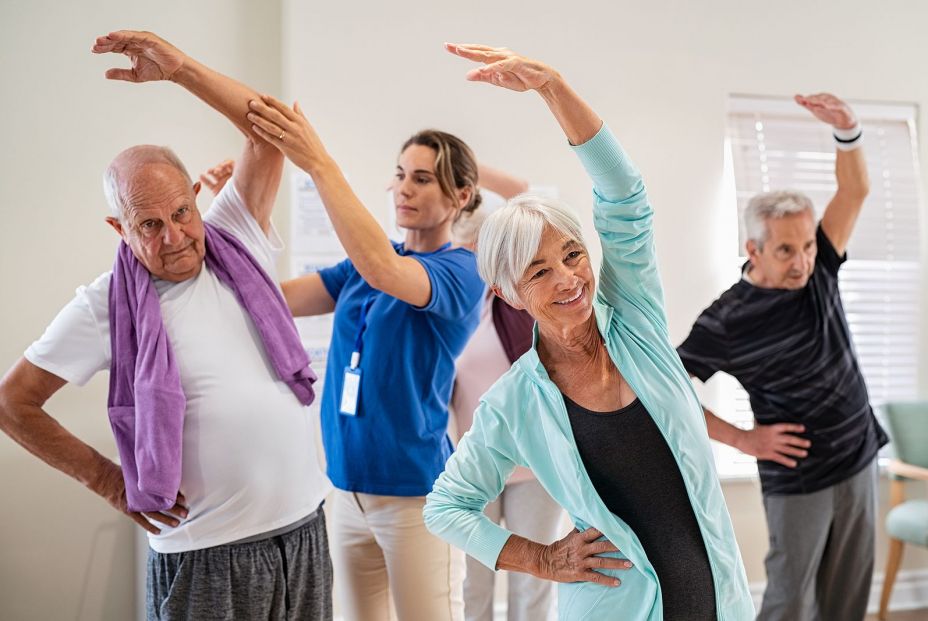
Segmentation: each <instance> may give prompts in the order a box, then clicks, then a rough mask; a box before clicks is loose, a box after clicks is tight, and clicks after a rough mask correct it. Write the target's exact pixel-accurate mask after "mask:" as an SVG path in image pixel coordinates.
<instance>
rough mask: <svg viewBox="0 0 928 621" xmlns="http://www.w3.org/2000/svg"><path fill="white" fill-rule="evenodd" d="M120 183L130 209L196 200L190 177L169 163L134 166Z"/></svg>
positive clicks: (121, 178)
mask: <svg viewBox="0 0 928 621" xmlns="http://www.w3.org/2000/svg"><path fill="white" fill-rule="evenodd" d="M120 186H121V187H120V192H121V193H122V195H123V199H124V203H125V206H126V209H127V210H132V209H139V208H146V207H157V206H172V205H174V204H175V203H177V202H182V201H184V200H188V201H194V200H195V199H196V195H195V194H194V191H193V185H192V184H191V183H190V179H188V178H187V176H186V175H185V174H184V173H183V172H181V171H179V170H178V169H177V168H175V167H173V166H171V165H169V164H160V163H159V164H146V165H144V166H135V167H132V168H131V169H129V170H127V171H126V174H124V175H123V176H121V177H120Z"/></svg>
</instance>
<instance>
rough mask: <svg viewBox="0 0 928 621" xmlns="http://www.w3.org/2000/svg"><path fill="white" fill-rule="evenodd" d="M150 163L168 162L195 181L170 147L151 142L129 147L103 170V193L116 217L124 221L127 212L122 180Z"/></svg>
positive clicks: (187, 177)
mask: <svg viewBox="0 0 928 621" xmlns="http://www.w3.org/2000/svg"><path fill="white" fill-rule="evenodd" d="M148 164H168V165H169V166H172V167H174V168H176V169H177V170H178V171H180V172H181V174H183V175H184V177H185V178H186V179H187V181H188V182H190V183H193V182H192V180H191V179H190V174H189V173H188V172H187V167H186V166H184V163H183V162H181V161H180V158H179V157H177V154H176V153H174V151H172V150H171V149H169V148H168V147H160V146H155V145H150V144H143V145H138V146H135V147H129V148H128V149H126V150H125V151H123V152H121V153H120V154H119V155H117V156H116V157H115V158H113V161H112V162H110V165H109V166H107V167H106V170H105V171H104V172H103V194H104V196H106V202H107V204H108V205H109V207H110V212H111V214H112V215H113V217H114V218H116V219H118V220H120V221H122V217H123V214H125V208H126V197H125V196H123V194H122V190H123V189H124V188H121V187H120V182H121V181H125V180H126V179H128V178H130V177H131V176H132V175H133V174H134V173H136V172H138V170H139V169H140V168H141V167H143V166H146V165H148Z"/></svg>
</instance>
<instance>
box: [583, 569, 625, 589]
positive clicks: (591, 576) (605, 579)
mask: <svg viewBox="0 0 928 621" xmlns="http://www.w3.org/2000/svg"><path fill="white" fill-rule="evenodd" d="M580 579H581V580H582V581H584V582H595V583H596V584H601V585H602V586H607V587H617V586H619V585H620V584H622V581H621V580H619V579H618V578H613V577H612V576H607V575H606V574H601V573H599V572H598V571H593V570H589V571H585V572H583V573H582V574H580Z"/></svg>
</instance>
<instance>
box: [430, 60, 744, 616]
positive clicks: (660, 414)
mask: <svg viewBox="0 0 928 621" xmlns="http://www.w3.org/2000/svg"><path fill="white" fill-rule="evenodd" d="M447 47H448V50H449V51H450V52H452V53H455V54H457V55H459V56H462V57H464V58H467V59H470V60H475V61H479V62H482V63H484V66H482V67H480V68H477V69H474V70H472V71H471V72H470V73H469V74H468V78H469V79H471V80H474V81H482V82H488V83H490V84H494V85H496V86H501V87H504V88H508V89H511V90H515V91H526V90H535V91H537V92H538V93H539V94H540V95H541V96H542V98H543V99H544V100H545V102H546V103H547V105H548V107H549V108H550V110H551V112H552V113H553V114H554V116H555V118H556V119H557V121H558V123H559V124H560V126H561V128H562V129H563V130H564V133H565V134H566V135H567V138H568V140H569V142H570V144H571V145H573V149H574V151H575V152H576V154H577V155H578V157H579V158H580V161H581V163H582V164H583V166H584V168H585V169H586V171H587V174H588V175H589V176H590V179H591V181H592V182H593V189H594V192H593V195H594V207H593V217H594V223H595V226H596V230H597V232H598V234H599V237H600V242H601V244H602V249H603V265H602V268H601V270H600V282H599V287H598V288H597V287H596V281H595V277H594V274H593V268H592V265H591V262H590V258H589V254H588V252H587V248H586V245H585V243H584V240H583V236H582V233H581V227H580V223H579V220H578V219H577V216H576V214H574V213H573V212H572V211H571V210H569V209H567V208H566V207H564V206H563V205H560V204H557V203H556V202H552V201H547V200H544V199H538V198H532V197H521V198H518V199H515V200H513V201H510V203H509V205H508V206H507V207H506V208H505V209H502V210H500V211H498V212H496V213H494V214H493V215H491V216H490V217H489V218H488V219H487V221H486V223H485V224H484V225H483V227H482V228H481V231H480V236H479V240H478V268H479V270H480V272H481V276H482V277H483V278H484V280H485V281H486V282H487V283H488V284H489V285H490V286H491V288H492V289H493V291H494V293H496V294H497V295H499V296H501V297H502V298H504V299H505V300H506V301H507V302H508V303H510V304H511V305H513V306H514V307H516V308H524V309H526V310H527V311H528V313H529V314H530V315H531V316H532V317H533V318H534V319H535V321H536V323H537V327H536V331H535V340H534V344H533V347H532V348H531V349H529V351H528V352H526V353H525V355H523V356H522V357H521V358H520V359H519V360H518V361H517V362H516V363H515V364H514V365H513V367H512V369H511V370H510V371H509V372H508V373H506V375H504V376H503V377H502V378H501V379H500V380H499V381H498V382H497V383H496V384H494V385H493V387H492V388H491V389H490V390H489V391H488V392H487V393H486V394H485V395H484V397H483V399H482V401H481V404H480V406H479V407H478V409H477V411H476V413H475V420H474V424H473V427H472V428H471V430H470V432H469V433H468V434H467V435H465V436H464V438H463V439H462V440H461V442H460V444H459V446H458V449H457V451H456V452H455V454H454V455H453V456H452V458H451V459H450V460H449V461H448V463H447V465H446V468H445V471H444V473H443V474H442V475H441V476H440V477H439V478H438V480H437V481H436V482H435V486H434V489H433V491H432V492H431V493H430V494H429V496H428V498H427V502H426V507H425V510H424V515H425V521H426V525H427V526H428V528H429V529H430V530H431V531H432V532H433V533H435V534H436V535H438V536H440V537H442V538H444V539H446V540H447V541H449V542H451V543H453V544H454V545H456V546H458V547H460V548H462V549H464V550H465V551H466V552H467V553H468V554H470V555H471V556H473V557H475V558H476V559H478V560H479V561H481V562H482V563H483V564H484V565H486V566H487V567H489V568H490V569H494V570H496V569H507V570H510V571H519V572H527V573H530V574H533V575H535V576H537V577H540V578H544V579H547V580H553V581H557V582H560V583H561V585H560V591H559V596H558V600H559V609H560V611H559V612H560V618H562V619H617V618H621V619H641V620H648V621H658V620H661V619H666V620H670V619H687V620H688V621H694V620H700V619H716V618H717V619H723V620H726V621H727V620H742V619H743V620H746V619H753V617H754V607H753V603H752V601H751V597H750V594H749V592H748V588H747V580H746V578H745V574H744V568H743V566H742V563H741V558H740V554H739V551H738V546H737V543H736V542H735V538H734V532H733V529H732V526H731V520H730V518H729V516H728V512H727V510H726V508H725V500H724V498H723V496H722V492H721V488H720V486H719V482H718V478H717V476H716V473H715V467H714V463H713V458H712V451H711V448H710V446H709V438H708V436H707V435H706V427H705V421H704V418H703V414H702V409H701V407H700V405H699V401H698V400H697V398H696V394H695V392H694V391H693V388H692V385H691V384H690V380H689V376H688V375H687V373H686V371H685V370H684V369H683V366H682V365H681V363H680V359H679V357H678V356H677V354H676V352H675V350H674V347H673V345H672V344H671V342H670V339H669V336H668V330H667V320H666V316H665V313H664V304H663V293H662V289H661V283H660V278H659V276H658V271H657V260H656V257H655V253H654V242H653V223H652V220H653V216H652V210H651V206H650V204H649V203H648V199H647V194H646V192H645V189H644V184H643V182H642V179H641V175H640V174H639V173H638V171H637V169H636V168H635V167H634V166H633V165H632V163H631V162H630V160H629V158H628V156H627V155H626V153H625V152H624V150H623V149H622V147H621V146H620V145H619V144H618V142H617V141H616V140H615V138H614V137H613V135H612V133H611V132H610V131H609V129H608V128H607V127H605V126H604V125H603V122H602V120H601V119H600V118H599V117H598V116H597V115H596V113H595V112H593V110H592V109H591V108H590V107H589V106H588V105H587V104H586V103H585V102H584V101H583V100H582V99H581V98H580V97H579V96H578V95H577V94H576V93H575V92H574V91H573V90H572V89H571V88H570V86H568V85H567V83H566V82H565V81H564V80H563V78H562V77H561V76H560V75H559V74H558V73H557V72H556V71H554V70H553V69H552V68H551V67H549V66H547V65H545V64H543V63H540V62H538V61H534V60H530V59H528V58H524V57H521V56H518V55H516V54H514V53H512V52H510V51H509V50H506V49H504V48H490V47H485V46H476V45H450V44H449V45H448V46H447ZM517 466H527V467H529V468H530V469H531V470H532V471H533V472H534V473H535V475H536V477H537V478H538V480H539V481H540V482H541V484H542V485H543V486H544V487H545V489H546V490H547V491H548V493H549V494H550V495H551V497H552V498H554V500H555V501H557V502H558V504H560V505H561V506H562V507H564V509H566V510H567V512H568V514H569V515H570V518H571V520H572V521H573V523H574V524H575V526H576V529H575V530H574V531H572V532H571V533H569V534H568V535H567V536H566V537H564V538H563V539H561V540H559V541H555V542H554V543H551V544H549V545H544V543H539V542H534V541H531V540H528V539H525V538H522V537H519V536H518V535H514V534H512V533H511V532H510V531H508V530H506V529H504V528H502V527H500V526H499V525H497V524H495V523H493V522H492V521H491V520H489V519H488V518H487V517H486V516H485V515H484V514H483V509H484V507H485V506H486V504H487V503H488V502H490V501H492V500H493V499H494V498H495V497H496V496H497V495H498V494H499V493H500V491H501V490H502V489H503V485H504V484H505V482H506V479H507V477H508V476H509V474H510V473H511V472H512V471H513V470H514V469H515V468H516V467H517ZM619 578H621V580H620V579H619ZM620 585H621V586H620Z"/></svg>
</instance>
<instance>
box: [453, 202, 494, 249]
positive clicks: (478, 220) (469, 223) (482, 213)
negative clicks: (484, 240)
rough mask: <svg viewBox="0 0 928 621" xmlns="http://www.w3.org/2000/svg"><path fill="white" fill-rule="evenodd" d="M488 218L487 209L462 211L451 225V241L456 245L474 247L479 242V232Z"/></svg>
mask: <svg viewBox="0 0 928 621" xmlns="http://www.w3.org/2000/svg"><path fill="white" fill-rule="evenodd" d="M486 219H487V212H486V210H485V209H483V208H481V209H475V210H473V211H466V212H463V213H461V216H460V217H459V218H458V219H457V220H455V221H454V224H452V225H451V241H452V243H453V244H454V245H455V246H463V247H464V248H472V247H473V246H475V245H476V244H477V234H478V233H479V232H480V227H481V226H483V223H484V222H485V221H486Z"/></svg>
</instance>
